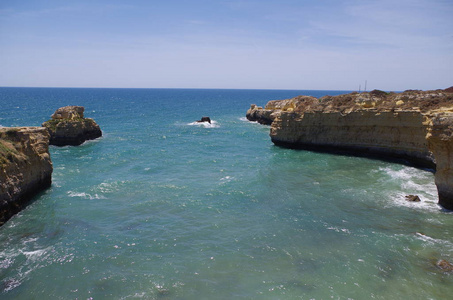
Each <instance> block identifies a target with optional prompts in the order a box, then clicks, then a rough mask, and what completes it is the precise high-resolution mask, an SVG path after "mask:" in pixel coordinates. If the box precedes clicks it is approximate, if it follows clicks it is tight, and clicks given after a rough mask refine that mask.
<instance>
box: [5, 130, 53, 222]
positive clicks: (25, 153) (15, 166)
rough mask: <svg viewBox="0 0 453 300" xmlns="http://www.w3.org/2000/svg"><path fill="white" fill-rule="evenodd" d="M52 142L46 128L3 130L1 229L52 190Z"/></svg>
mask: <svg viewBox="0 0 453 300" xmlns="http://www.w3.org/2000/svg"><path fill="white" fill-rule="evenodd" d="M49 139H50V135H49V133H48V131H47V130H46V129H45V128H43V127H14V128H0V166H1V168H0V225H3V224H4V223H5V222H6V221H7V220H8V219H9V218H11V217H12V216H13V215H14V214H16V213H18V212H19V211H20V210H22V209H23V208H24V207H25V206H26V205H27V203H28V202H29V200H30V199H31V198H32V197H33V196H34V195H36V194H37V193H39V192H40V191H42V190H45V189H47V188H48V187H50V185H51V182H52V171H53V167H52V161H51V160H50V155H49Z"/></svg>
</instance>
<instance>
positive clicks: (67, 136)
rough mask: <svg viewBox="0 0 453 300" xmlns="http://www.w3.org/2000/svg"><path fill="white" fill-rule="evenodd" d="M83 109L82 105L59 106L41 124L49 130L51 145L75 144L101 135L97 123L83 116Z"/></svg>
mask: <svg viewBox="0 0 453 300" xmlns="http://www.w3.org/2000/svg"><path fill="white" fill-rule="evenodd" d="M84 110H85V109H84V107H83V106H65V107H61V108H59V109H57V110H56V111H55V113H54V114H53V115H52V116H51V119H50V120H49V121H47V122H44V123H43V124H42V126H44V127H46V128H47V129H48V130H49V133H50V144H51V145H55V146H66V145H71V146H77V145H80V144H82V143H84V142H85V141H86V140H93V139H96V138H98V137H101V136H102V131H101V129H100V128H99V125H98V124H96V122H95V121H94V120H93V119H89V118H85V117H84V115H83V113H84Z"/></svg>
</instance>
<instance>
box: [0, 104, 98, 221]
mask: <svg viewBox="0 0 453 300" xmlns="http://www.w3.org/2000/svg"><path fill="white" fill-rule="evenodd" d="M83 112H84V108H83V107H82V106H66V107H62V108H59V109H58V110H57V111H56V112H55V113H54V114H53V115H52V119H51V120H49V121H47V122H44V123H43V125H42V127H1V128H0V226H1V225H3V224H4V223H5V222H6V221H7V220H8V219H10V218H11V217H12V216H13V215H15V214H16V213H18V212H19V211H21V210H22V209H23V208H24V207H25V206H26V205H27V204H28V203H29V202H30V200H31V199H32V198H33V197H34V196H35V195H36V194H37V193H39V192H41V191H43V190H45V189H47V188H49V187H50V186H51V183H52V171H53V165H52V161H51V159H50V153H49V145H56V146H65V145H73V146H76V145H80V144H82V143H83V142H85V141H86V140H91V139H95V138H98V137H100V136H102V131H101V129H100V128H99V125H97V124H96V122H95V121H94V120H93V119H88V118H84V116H83Z"/></svg>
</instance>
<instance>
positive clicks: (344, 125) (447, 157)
mask: <svg viewBox="0 0 453 300" xmlns="http://www.w3.org/2000/svg"><path fill="white" fill-rule="evenodd" d="M246 116H247V119H249V120H251V121H257V122H259V123H261V124H271V130H270V136H271V139H272V142H273V143H274V144H276V145H278V146H283V147H290V148H300V149H310V150H318V151H334V152H337V151H347V152H348V153H351V154H358V155H365V156H375V155H378V156H383V157H395V158H400V159H404V160H406V161H408V162H410V163H413V164H416V165H418V166H424V167H429V168H433V169H434V168H435V169H436V172H435V183H436V186H437V189H438V194H439V204H440V205H441V206H442V207H444V208H446V209H450V210H453V169H452V168H453V92H452V89H451V88H449V89H446V90H434V91H416V90H410V91H405V92H403V93H386V92H383V91H378V90H374V91H371V92H365V93H357V92H355V93H350V94H345V95H339V96H325V97H322V98H319V99H317V98H314V97H311V96H298V97H295V98H292V99H287V100H273V101H269V102H268V103H267V105H266V106H265V107H264V108H262V107H258V106H256V105H252V106H251V108H250V109H249V110H248V111H247V115H246Z"/></svg>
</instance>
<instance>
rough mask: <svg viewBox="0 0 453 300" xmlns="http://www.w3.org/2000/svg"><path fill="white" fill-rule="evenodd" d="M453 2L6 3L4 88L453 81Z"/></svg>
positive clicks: (426, 85)
mask: <svg viewBox="0 0 453 300" xmlns="http://www.w3.org/2000/svg"><path fill="white" fill-rule="evenodd" d="M452 16H453V0H360V1H359V0H279V1H270V0H243V1H237V0H225V1H223V0H209V1H208V0H190V1H189V0H187V1H184V0H167V1H163V0H159V1H154V0H148V1H145V0H129V1H125V0H99V1H96V0H88V1H87V0H77V1H75V0H66V1H61V0H20V1H18V0H1V1H0V86H17V87H115V88H235V89H296V90H307V89H312V90H315V89H318V90H319V89H321V90H358V89H359V86H361V88H362V90H363V89H364V86H365V81H366V82H367V89H368V90H371V89H380V90H386V91H402V90H406V89H421V90H429V89H439V88H447V87H450V86H453V17H452Z"/></svg>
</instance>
